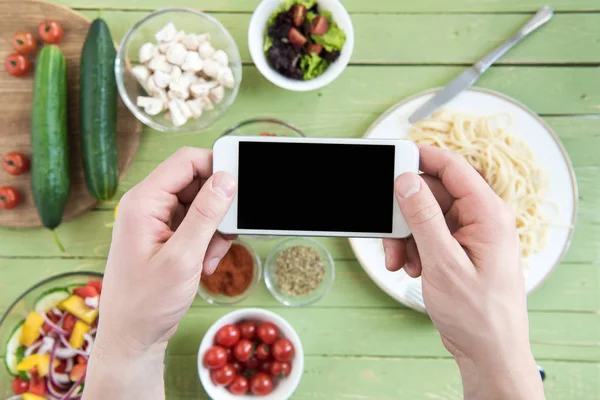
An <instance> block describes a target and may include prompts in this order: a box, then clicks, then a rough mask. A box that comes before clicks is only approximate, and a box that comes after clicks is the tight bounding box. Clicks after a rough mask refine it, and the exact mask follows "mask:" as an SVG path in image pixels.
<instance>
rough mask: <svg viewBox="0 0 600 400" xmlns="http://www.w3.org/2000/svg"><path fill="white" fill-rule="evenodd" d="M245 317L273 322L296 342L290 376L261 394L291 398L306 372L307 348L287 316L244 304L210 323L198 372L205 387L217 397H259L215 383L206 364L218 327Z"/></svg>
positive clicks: (215, 399)
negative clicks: (228, 389)
mask: <svg viewBox="0 0 600 400" xmlns="http://www.w3.org/2000/svg"><path fill="white" fill-rule="evenodd" d="M243 319H249V320H257V321H269V322H273V323H274V324H275V325H277V327H278V328H279V330H280V332H281V334H282V336H283V337H285V338H287V339H289V340H290V341H291V342H292V344H293V345H294V349H295V356H294V359H293V361H292V372H291V374H290V376H288V377H287V378H285V379H281V380H280V381H279V383H278V385H277V386H276V388H275V390H273V392H271V394H269V395H268V396H261V397H260V398H261V399H264V400H285V399H288V398H290V397H291V396H292V394H294V392H295V391H296V388H297V387H298V385H299V384H300V379H301V378H302V374H303V373H304V349H303V348H302V342H301V341H300V337H299V336H298V333H297V332H296V330H295V329H294V327H292V325H291V324H290V323H289V322H288V321H287V320H285V319H284V318H283V317H281V316H280V315H279V314H276V313H274V312H273V311H269V310H265V309H262V308H242V309H239V310H235V311H232V312H229V313H227V314H225V315H223V316H222V317H221V318H219V319H218V320H217V321H215V322H214V323H213V324H212V325H211V326H210V328H209V329H208V331H207V332H206V334H205V335H204V337H203V338H202V341H201V342H200V347H199V348H198V358H197V364H198V375H199V377H200V382H201V383H202V386H203V387H204V390H206V393H207V394H208V396H209V397H210V398H211V399H213V400H240V399H241V400H251V399H252V400H256V398H257V397H256V396H253V395H232V394H231V393H229V392H228V391H227V389H225V388H221V387H217V386H215V385H214V384H213V383H212V381H211V380H210V375H209V372H208V370H207V369H206V368H205V367H204V366H203V365H202V356H203V355H204V352H206V351H207V350H208V349H209V348H210V346H212V345H213V340H214V337H215V335H216V333H217V331H218V330H219V329H220V328H221V327H222V326H223V325H226V324H233V323H236V322H239V321H241V320H243Z"/></svg>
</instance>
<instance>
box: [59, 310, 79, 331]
mask: <svg viewBox="0 0 600 400" xmlns="http://www.w3.org/2000/svg"><path fill="white" fill-rule="evenodd" d="M75 322H77V318H75V316H74V315H73V314H67V315H66V316H65V319H64V320H63V325H62V327H63V329H64V330H65V331H67V332H69V333H71V332H73V328H74V327H75Z"/></svg>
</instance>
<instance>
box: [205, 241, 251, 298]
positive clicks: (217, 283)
mask: <svg viewBox="0 0 600 400" xmlns="http://www.w3.org/2000/svg"><path fill="white" fill-rule="evenodd" d="M261 276H262V269H261V263H260V258H259V257H258V255H257V254H256V252H255V251H254V249H253V248H252V247H250V245H249V244H247V243H246V242H244V241H242V240H239V239H238V240H236V241H234V242H233V244H232V245H231V248H230V249H229V251H228V252H227V254H225V256H224V257H223V258H222V259H221V262H219V265H218V266H217V268H216V269H215V272H214V273H213V274H212V275H202V278H201V280H200V285H198V295H199V296H200V297H202V298H203V299H204V300H206V301H207V302H209V303H211V304H221V305H227V304H235V303H239V302H240V301H242V300H244V299H245V298H247V297H248V296H249V295H250V294H251V293H252V292H253V291H254V290H255V289H256V287H257V286H258V285H259V283H260V278H261Z"/></svg>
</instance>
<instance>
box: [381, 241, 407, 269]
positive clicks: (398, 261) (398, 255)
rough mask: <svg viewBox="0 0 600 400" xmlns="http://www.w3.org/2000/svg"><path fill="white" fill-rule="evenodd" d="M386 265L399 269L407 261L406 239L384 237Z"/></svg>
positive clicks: (389, 267)
mask: <svg viewBox="0 0 600 400" xmlns="http://www.w3.org/2000/svg"><path fill="white" fill-rule="evenodd" d="M383 251H384V252H385V267H386V268H387V269H388V270H389V271H392V272H393V271H398V270H399V269H400V268H402V266H403V265H404V264H405V263H406V242H405V240H404V239H383Z"/></svg>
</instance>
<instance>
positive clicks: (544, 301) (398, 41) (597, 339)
mask: <svg viewBox="0 0 600 400" xmlns="http://www.w3.org/2000/svg"><path fill="white" fill-rule="evenodd" d="M59 2H60V3H62V4H64V5H68V6H71V7H73V8H75V9H77V10H79V11H81V12H82V13H83V14H85V15H87V16H89V17H96V16H102V17H103V18H104V19H105V20H106V21H107V22H108V24H109V25H110V27H111V29H112V32H113V36H114V38H115V40H120V39H121V38H122V36H123V35H124V33H125V31H126V30H127V29H128V28H129V27H130V26H131V25H132V24H133V23H134V22H135V21H137V20H138V19H140V18H141V17H142V16H143V15H144V14H146V13H147V12H149V11H150V10H153V9H155V8H160V7H166V6H175V5H178V6H188V7H196V8H202V9H204V10H206V11H208V12H211V13H213V15H215V16H216V17H217V18H218V19H220V20H221V21H222V22H223V23H224V24H225V26H226V27H227V28H228V29H229V30H230V32H231V33H232V34H233V36H234V38H235V39H236V41H237V43H238V46H239V47H240V51H241V53H242V58H243V61H244V68H243V74H244V79H243V83H242V87H241V91H240V94H239V97H238V100H237V101H236V103H235V104H234V106H233V108H232V109H231V110H230V111H229V112H228V113H227V115H226V116H225V118H223V119H222V120H221V121H219V122H218V123H217V124H215V125H214V126H213V127H211V128H210V129H208V130H206V131H204V132H201V133H195V134H181V135H170V134H163V133H160V132H155V131H152V130H150V129H145V130H144V135H143V137H142V143H141V146H140V149H139V152H138V154H137V156H136V158H135V162H134V164H133V166H132V168H131V169H130V171H129V172H128V173H127V176H126V177H125V180H124V181H123V183H122V185H121V187H120V191H119V197H120V195H122V194H123V193H124V192H125V191H126V190H128V189H129V188H131V187H132V186H133V185H134V184H136V183H137V182H139V181H140V180H141V179H142V178H144V177H145V176H146V174H148V173H149V172H150V171H151V170H152V169H153V168H154V167H155V166H156V165H157V164H158V163H159V162H161V161H162V160H164V159H165V158H166V157H167V156H169V155H170V154H171V153H173V152H174V151H175V150H176V149H177V148H179V147H181V146H183V145H187V146H199V147H211V146H212V143H213V142H214V140H215V139H216V138H217V137H218V136H219V134H220V133H221V132H222V131H223V130H224V129H225V128H226V127H228V126H230V125H232V124H234V123H236V122H239V121H242V120H245V119H248V118H253V117H258V116H263V117H275V118H280V119H283V120H286V121H289V122H291V123H293V124H296V125H297V126H299V127H301V128H302V129H303V130H305V131H306V132H307V133H308V134H310V135H311V136H338V137H360V136H361V135H362V134H363V132H364V131H365V129H366V128H367V127H368V126H369V125H370V124H371V122H373V120H374V119H375V118H376V117H377V116H378V115H379V114H381V113H382V112H383V111H385V110H386V109H387V108H388V107H389V106H391V105H392V104H394V103H396V102H397V101H399V100H401V99H402V98H404V97H406V96H409V95H412V94H414V93H417V92H419V91H421V90H424V89H427V88H430V87H434V86H441V85H444V84H446V83H447V82H448V81H449V80H450V79H451V78H452V77H454V76H455V75H456V74H457V73H459V72H460V71H461V70H462V69H463V68H464V67H465V66H466V65H468V64H470V63H472V62H474V61H476V59H477V58H479V57H480V56H482V55H483V54H485V53H486V52H487V51H488V50H490V49H492V48H493V47H495V46H496V45H497V44H499V43H500V42H501V41H502V40H504V39H505V38H506V37H507V36H509V35H510V34H511V33H512V32H513V31H515V30H516V29H517V28H518V27H519V26H520V25H521V24H523V23H524V22H525V21H526V20H527V19H528V18H529V17H530V15H531V14H532V13H533V12H534V11H535V10H536V9H537V8H539V7H541V6H542V5H544V4H546V2H545V1H544V0H451V1H449V0H418V1H414V0H344V4H345V5H346V7H347V8H348V10H349V11H350V12H351V16H352V19H353V22H354V26H355V31H356V45H355V50H354V55H353V58H352V62H351V65H350V66H349V67H348V68H347V70H346V71H345V72H344V73H343V75H342V76H341V77H340V78H339V79H338V80H337V81H335V82H334V83H333V84H331V85H330V86H328V87H326V88H324V89H322V90H318V91H315V92H311V93H292V92H287V91H284V90H281V89H278V88H277V87H275V86H273V85H272V84H270V83H269V82H267V81H266V80H265V79H264V78H263V77H262V76H261V75H260V74H259V72H258V71H257V70H256V68H255V67H254V66H253V65H252V63H251V60H250V56H249V54H248V49H247V44H246V43H247V40H246V39H247V38H246V32H247V27H248V22H249V20H250V15H251V13H252V11H253V9H254V7H255V6H256V5H257V4H258V0H174V1H167V0H129V1H123V0H59ZM548 3H550V5H552V6H553V7H554V8H555V9H556V11H557V14H556V16H555V18H554V20H553V21H551V22H550V23H549V24H548V25H547V26H545V27H543V28H542V29H541V30H540V31H539V32H536V33H535V34H534V35H532V37H531V38H528V39H527V40H526V41H525V42H523V43H522V44H520V45H519V46H517V47H516V48H515V49H514V50H512V51H511V52H510V53H508V54H507V55H506V56H505V57H504V58H502V59H501V60H500V61H499V62H498V63H497V64H496V66H494V67H492V68H491V69H490V70H489V71H488V72H487V73H486V74H485V75H484V76H483V78H482V79H481V80H480V81H479V85H481V86H482V87H487V88H491V89H495V90H499V91H501V92H504V93H506V94H508V95H510V96H513V97H515V98H517V99H519V100H521V101H523V102H524V103H525V104H526V105H528V106H530V107H531V108H533V110H535V111H536V112H538V113H539V114H541V115H542V116H543V117H544V118H545V119H546V120H547V121H548V122H549V124H550V125H551V126H552V127H553V128H554V129H555V131H556V132H557V134H558V135H559V136H560V138H561V139H562V141H563V143H564V145H565V147H566V148H567V150H568V151H569V154H570V156H571V159H572V161H573V164H574V166H575V171H576V173H577V180H578V182H579V189H580V209H579V221H578V225H577V229H576V233H575V239H574V241H573V245H572V246H571V250H570V251H569V253H568V254H567V257H566V259H565V260H564V262H563V263H562V265H561V266H560V268H558V269H557V270H556V272H554V274H553V275H552V276H551V277H550V278H549V279H548V281H547V282H546V283H545V284H544V285H543V286H542V287H541V288H540V289H539V290H538V291H537V292H535V293H534V294H532V295H531V296H530V298H529V310H530V313H529V315H530V321H531V343H532V346H533V352H534V355H535V357H536V359H537V360H538V362H539V363H540V364H541V365H543V366H544V367H545V368H546V370H547V372H548V378H547V380H546V383H545V387H546V393H547V397H548V399H565V400H567V399H568V400H572V399H577V400H585V399H589V400H592V399H600V313H599V312H600V245H599V242H600V188H599V187H600V186H599V185H598V183H600V179H599V178H600V157H599V156H598V150H600V118H599V117H600V67H599V65H600V1H599V0H549V1H548ZM383 43H386V45H385V46H384V45H383ZM114 205H115V203H114V202H112V203H107V204H102V205H100V206H98V207H97V208H95V209H94V210H93V211H91V212H88V213H87V214H85V215H83V216H81V217H79V218H77V219H75V220H73V221H71V222H68V223H65V224H64V225H62V226H61V227H60V228H59V229H58V234H59V235H60V237H61V239H62V240H63V242H64V244H65V247H66V248H67V253H60V252H59V251H58V250H57V248H56V247H55V245H54V243H53V241H52V240H51V239H50V236H49V233H48V232H47V231H44V230H9V229H1V230H0V312H3V311H4V310H5V309H6V307H7V306H8V304H9V303H10V302H11V301H12V300H13V299H14V298H15V297H16V296H17V295H18V294H19V293H20V292H21V291H23V290H24V289H26V288H27V287H29V286H31V285H33V284H34V283H36V282H37V281H39V280H40V279H42V278H44V277H47V276H51V275H54V274H57V273H60V272H65V271H73V270H96V271H102V270H103V268H104V263H105V259H106V255H107V252H108V249H109V245H110V235H111V231H110V229H107V228H105V227H104V225H105V224H106V223H109V222H111V220H112V215H113V214H112V209H113V207H114ZM319 240H320V242H321V243H323V244H324V245H325V246H326V247H327V248H328V249H329V250H330V251H331V252H332V254H333V255H334V256H335V260H336V268H337V271H336V272H337V277H336V281H335V285H334V288H333V290H332V291H331V292H330V293H329V294H328V296H327V297H326V298H324V299H323V300H322V301H321V302H319V303H318V304H316V305H315V306H312V307H310V308H301V309H288V308H285V307H282V306H280V305H279V304H278V303H277V302H276V301H275V300H274V299H273V298H272V297H271V296H270V295H269V293H268V291H267V290H266V288H265V287H264V285H263V286H262V287H261V288H260V289H259V290H258V291H257V292H256V293H255V294H254V295H253V296H251V298H249V299H248V300H247V301H245V302H244V303H243V304H241V305H240V306H241V307H248V306H253V307H265V308H268V309H271V310H274V311H276V312H277V313H280V314H281V315H282V316H283V317H285V318H287V319H288V320H289V321H290V322H291V323H292V324H293V325H294V326H295V328H296V329H297V330H298V333H299V334H300V337H301V338H302V341H303V344H304V349H305V352H306V362H305V371H304V375H303V377H302V382H301V384H300V387H299V389H298V390H297V392H296V395H295V396H294V398H297V399H411V400H419V399H423V400H425V399H429V400H431V399H440V400H441V399H444V400H447V399H460V398H462V390H461V384H460V377H459V375H458V370H457V368H456V366H455V364H454V361H453V360H452V359H451V357H450V355H449V354H448V353H447V352H446V351H445V349H444V348H443V347H442V345H441V343H440V340H439V336H438V334H437V332H436V330H435V329H434V327H433V325H432V324H431V322H430V321H429V319H428V318H427V317H426V316H424V315H421V314H418V313H416V312H414V311H411V310H409V309H406V308H405V307H403V306H401V305H400V304H398V303H396V302H395V301H393V300H392V299H391V298H389V297H388V296H387V295H385V294H384V293H383V292H381V291H380V290H379V289H378V288H377V287H376V286H375V285H374V284H373V283H372V282H371V281H370V279H369V278H368V277H367V275H365V273H364V272H363V270H362V269H361V267H360V265H359V264H358V262H357V261H356V259H355V257H354V255H353V253H352V251H351V250H350V247H349V245H348V242H347V241H346V240H343V239H319ZM255 244H256V246H257V247H258V249H259V252H260V254H261V256H263V257H264V256H265V255H266V254H267V253H268V251H269V249H270V247H271V246H272V242H255ZM231 310H232V308H227V307H216V306H210V305H208V304H206V303H204V302H203V301H201V300H200V299H199V300H197V301H196V302H195V303H194V305H193V306H192V309H191V310H190V312H189V314H188V315H187V316H186V318H185V319H184V321H183V322H182V323H181V326H180V328H179V331H178V332H177V334H176V336H175V337H174V338H173V340H172V342H171V344H170V354H169V369H168V377H167V393H168V396H167V397H168V398H169V399H197V398H205V397H206V395H205V394H204V392H203V390H202V387H201V385H200V383H199V381H198V377H197V373H196V352H197V349H198V345H199V343H200V340H201V339H202V336H203V334H204V332H205V331H206V330H207V328H208V326H209V325H210V324H211V323H212V322H214V321H215V320H216V319H217V318H218V317H220V316H221V315H223V314H225V313H226V312H229V311H231Z"/></svg>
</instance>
